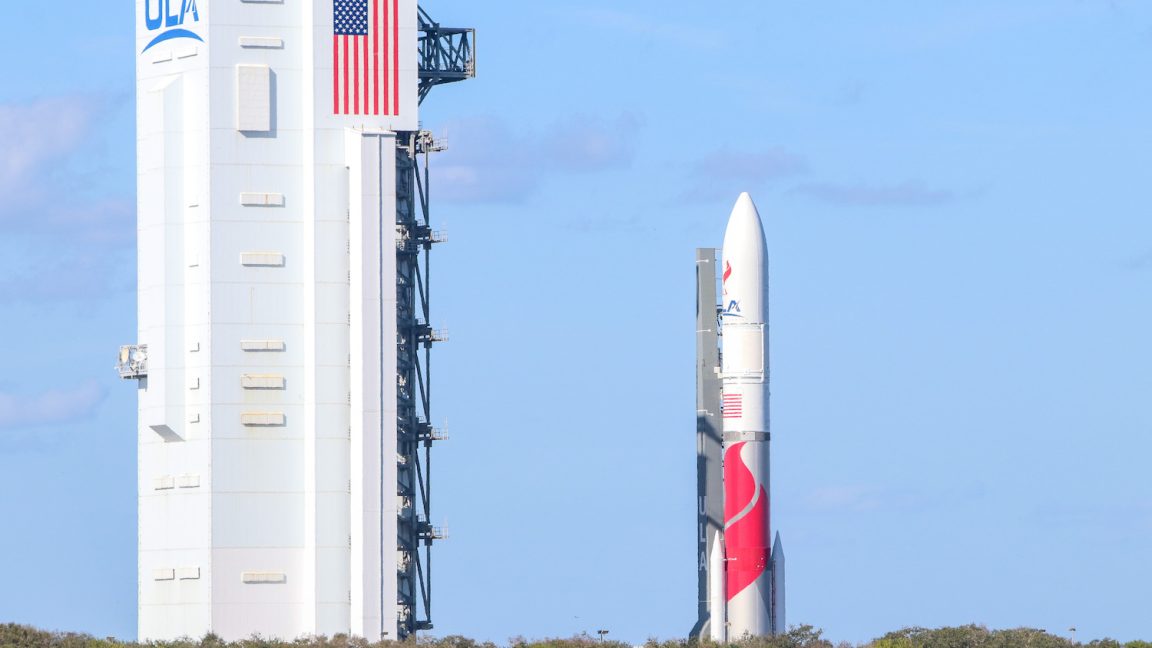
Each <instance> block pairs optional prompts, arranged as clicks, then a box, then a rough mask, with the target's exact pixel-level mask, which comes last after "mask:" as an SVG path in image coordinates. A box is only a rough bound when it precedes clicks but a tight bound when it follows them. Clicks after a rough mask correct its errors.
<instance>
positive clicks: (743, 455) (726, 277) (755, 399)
mask: <svg viewBox="0 0 1152 648" xmlns="http://www.w3.org/2000/svg"><path fill="white" fill-rule="evenodd" d="M720 268H721V273H722V293H721V317H722V336H721V349H722V352H723V353H722V358H721V378H722V413H723V444H724V557H725V570H724V571H725V578H724V580H725V599H726V615H725V616H726V620H727V633H726V634H727V637H728V638H729V639H739V638H740V637H743V636H745V635H749V636H754V637H758V636H768V635H771V634H773V631H774V628H773V625H774V624H773V617H774V614H773V610H772V607H773V600H774V596H773V585H774V583H773V574H772V566H771V557H772V556H771V543H772V540H771V538H772V536H771V534H770V527H769V512H770V499H769V451H768V441H769V409H768V344H767V339H768V324H767V322H768V253H767V245H766V244H765V240H764V229H763V226H762V225H761V222H760V215H759V213H758V212H757V210H756V206H755V205H754V204H753V203H752V199H751V197H749V196H748V194H747V193H743V194H740V197H739V198H738V199H737V201H736V205H735V207H733V209H732V214H731V216H730V217H729V220H728V227H727V229H726V230H725V233H724V247H723V250H722V252H721V264H720ZM782 630H783V628H780V629H779V631H782Z"/></svg>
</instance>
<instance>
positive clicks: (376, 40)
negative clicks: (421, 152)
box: [372, 0, 380, 115]
mask: <svg viewBox="0 0 1152 648" xmlns="http://www.w3.org/2000/svg"><path fill="white" fill-rule="evenodd" d="M379 6H380V5H379V3H378V2H376V0H372V89H373V90H374V92H373V93H372V114H373V115H379V114H380V72H379V70H380V28H379V22H378V21H379V19H380V8H379Z"/></svg>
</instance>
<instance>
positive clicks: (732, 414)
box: [720, 394, 744, 419]
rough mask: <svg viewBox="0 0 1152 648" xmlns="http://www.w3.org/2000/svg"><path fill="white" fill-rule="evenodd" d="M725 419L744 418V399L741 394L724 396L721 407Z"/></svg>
mask: <svg viewBox="0 0 1152 648" xmlns="http://www.w3.org/2000/svg"><path fill="white" fill-rule="evenodd" d="M720 409H721V410H723V412H724V418H726V419H728V418H740V417H741V416H744V397H743V395H741V394H724V401H723V403H722V404H721V405H720Z"/></svg>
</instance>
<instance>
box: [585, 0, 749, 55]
mask: <svg viewBox="0 0 1152 648" xmlns="http://www.w3.org/2000/svg"><path fill="white" fill-rule="evenodd" d="M564 14H565V16H566V17H569V18H570V19H572V20H575V21H576V22H579V23H582V24H584V25H587V26H589V27H594V28H597V29H602V30H606V31H614V32H619V33H624V34H630V35H633V36H639V37H644V38H650V39H653V40H660V41H664V42H667V43H671V44H673V45H678V46H681V47H690V48H700V49H716V48H718V47H721V46H723V45H724V44H725V42H726V41H727V39H728V38H731V36H730V35H729V34H725V33H724V32H722V31H720V30H716V29H706V28H702V27H700V26H698V25H692V24H683V23H674V22H670V21H667V20H661V18H660V16H658V15H653V14H650V13H648V14H638V13H631V12H627V11H621V10H619V9H599V8H595V9H594V8H579V9H576V8H573V9H568V10H565V11H564Z"/></svg>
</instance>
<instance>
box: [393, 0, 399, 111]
mask: <svg viewBox="0 0 1152 648" xmlns="http://www.w3.org/2000/svg"><path fill="white" fill-rule="evenodd" d="M399 5H400V3H399V2H397V1H396V0H392V114H393V115H399V114H400V17H399V15H398V13H399V11H400V9H399Z"/></svg>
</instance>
